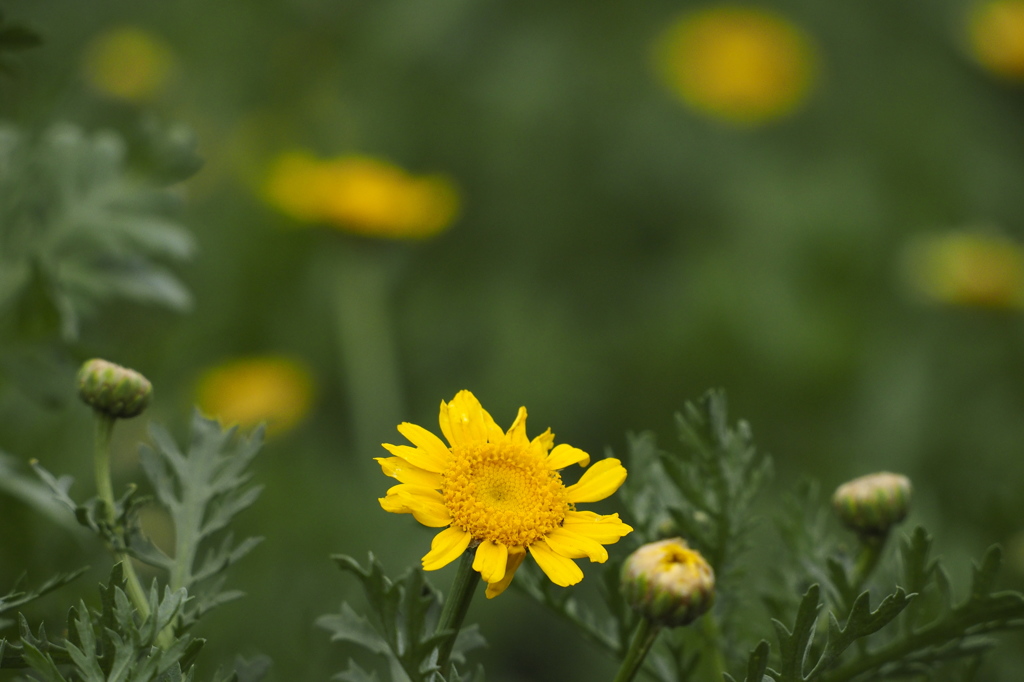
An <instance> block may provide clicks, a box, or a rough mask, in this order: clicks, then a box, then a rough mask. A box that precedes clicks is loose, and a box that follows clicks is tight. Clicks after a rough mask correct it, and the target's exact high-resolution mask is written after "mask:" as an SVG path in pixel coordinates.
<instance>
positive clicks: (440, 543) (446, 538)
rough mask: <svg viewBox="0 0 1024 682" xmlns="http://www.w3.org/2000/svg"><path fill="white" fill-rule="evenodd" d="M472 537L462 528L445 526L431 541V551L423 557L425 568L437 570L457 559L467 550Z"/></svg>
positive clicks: (426, 569)
mask: <svg viewBox="0 0 1024 682" xmlns="http://www.w3.org/2000/svg"><path fill="white" fill-rule="evenodd" d="M472 539H473V536H471V535H470V534H469V533H467V532H466V531H464V530H462V529H461V528H455V527H454V526H453V527H451V528H445V529H444V530H443V531H441V532H440V533H438V534H437V535H435V536H434V539H433V540H432V541H431V543H430V551H429V552H427V554H426V556H424V557H423V570H424V571H436V570H437V569H439V568H443V567H444V566H447V565H448V564H450V563H451V562H453V561H455V560H456V559H458V558H459V557H460V556H462V553H463V552H465V551H466V548H467V547H469V541H470V540H472Z"/></svg>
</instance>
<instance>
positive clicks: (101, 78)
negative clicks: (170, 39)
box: [84, 26, 174, 101]
mask: <svg viewBox="0 0 1024 682" xmlns="http://www.w3.org/2000/svg"><path fill="white" fill-rule="evenodd" d="M84 68H85V77H86V79H87V80H88V82H89V84H90V85H92V87H94V88H95V89H96V90H98V91H100V92H102V93H104V94H107V95H111V96H113V97H119V98H121V99H126V100H131V101H144V100H147V99H150V98H152V97H153V96H154V95H157V94H159V92H160V91H161V90H162V89H163V88H164V86H165V85H166V84H167V81H168V79H169V78H170V75H171V72H172V71H173V69H174V55H173V54H172V52H171V49H170V48H169V47H168V46H167V44H166V43H165V42H164V41H163V40H161V39H160V38H159V37H158V36H155V35H153V34H152V33H149V32H148V31H145V30H143V29H141V28H137V27H134V26H122V27H120V28H116V29H113V30H111V31H108V32H106V33H103V34H101V35H100V36H98V37H96V38H95V39H94V40H93V41H92V42H91V43H90V44H89V46H88V47H87V48H86V53H85V65H84Z"/></svg>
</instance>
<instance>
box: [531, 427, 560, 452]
mask: <svg viewBox="0 0 1024 682" xmlns="http://www.w3.org/2000/svg"><path fill="white" fill-rule="evenodd" d="M554 444H555V434H553V433H551V429H546V430H545V431H544V433H542V434H540V435H539V436H537V437H536V438H534V439H533V440H532V441H530V447H532V448H535V449H537V450H540V451H541V452H542V453H547V451H548V450H550V449H551V446H552V445H554Z"/></svg>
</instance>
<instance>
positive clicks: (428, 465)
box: [381, 443, 447, 474]
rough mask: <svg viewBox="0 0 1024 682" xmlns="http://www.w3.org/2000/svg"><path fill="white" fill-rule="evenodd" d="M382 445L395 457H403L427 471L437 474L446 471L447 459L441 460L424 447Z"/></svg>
mask: <svg viewBox="0 0 1024 682" xmlns="http://www.w3.org/2000/svg"><path fill="white" fill-rule="evenodd" d="M381 445H382V446H383V447H384V449H385V450H387V451H388V452H390V453H391V454H392V455H394V456H395V457H401V458H402V459H404V460H405V461H406V462H408V463H409V464H412V465H413V466H417V467H419V468H420V469H424V470H426V471H433V472H434V473H435V474H439V473H441V472H442V471H444V467H445V464H447V461H446V460H440V459H438V458H437V457H434V456H432V455H431V453H430V452H428V451H427V450H423V449H422V448H414V447H410V446H408V445H391V444H390V443H381Z"/></svg>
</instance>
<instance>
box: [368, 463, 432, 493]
mask: <svg viewBox="0 0 1024 682" xmlns="http://www.w3.org/2000/svg"><path fill="white" fill-rule="evenodd" d="M374 459H375V460H377V462H379V463H380V468H381V469H383V470H384V475H385V476H390V477H391V478H397V479H398V480H399V481H401V482H402V483H411V484H413V485H419V486H423V487H424V488H440V487H441V474H435V473H434V472H432V471H427V470H426V469H420V468H419V467H418V466H414V465H412V464H409V462H408V460H405V459H402V458H401V457H374Z"/></svg>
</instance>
